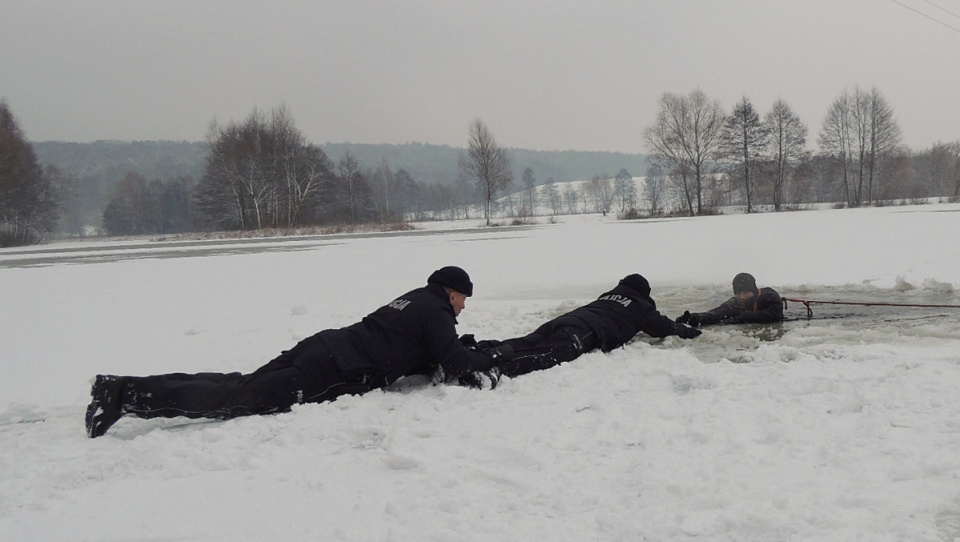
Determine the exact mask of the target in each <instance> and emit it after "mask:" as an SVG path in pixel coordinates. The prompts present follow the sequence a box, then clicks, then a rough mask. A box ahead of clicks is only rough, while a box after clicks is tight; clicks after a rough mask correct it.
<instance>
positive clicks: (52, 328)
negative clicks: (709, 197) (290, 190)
mask: <svg viewBox="0 0 960 542" xmlns="http://www.w3.org/2000/svg"><path fill="white" fill-rule="evenodd" d="M541 222H542V223H541V224H539V225H535V226H526V227H517V228H512V227H500V228H492V229H485V228H484V229H472V228H469V227H468V228H464V227H463V224H460V225H458V227H459V229H456V230H452V231H448V232H443V231H440V229H439V228H438V227H437V225H436V224H433V225H431V226H430V228H429V231H419V232H414V233H413V234H408V235H395V234H394V235H384V236H380V235H372V236H342V237H338V236H330V237H311V238H303V239H283V240H268V241H262V242H261V241H252V242H251V241H247V242H243V243H231V242H226V241H218V242H211V243H152V244H151V243H136V242H126V243H117V244H113V245H104V244H103V243H84V244H77V243H69V244H67V243H64V244H57V245H50V246H42V247H30V248H23V249H15V250H4V251H0V300H2V310H0V318H2V320H0V364H2V372H3V375H4V378H3V379H2V380H0V540H3V541H27V540H31V541H79V540H89V541H160V540H162V541H174V540H177V541H207V540H210V541H227V540H230V541H239V540H242V541H273V540H298V541H299V540H345V541H368V540H378V541H379V540H397V541H401V540H403V541H406V540H410V541H481V540H483V541H486V540H511V541H512V540H550V541H585V540H597V541H608V540H609V541H787V540H790V541H794V540H796V541H801V540H803V541H818V542H822V541H838V542H839V541H844V542H847V541H853V540H862V541H871V542H874V541H911V542H915V541H931V542H935V541H953V540H960V310H958V309H952V308H936V307H928V308H914V307H865V306H864V307H861V306H830V305H814V306H813V309H814V318H813V319H812V320H806V319H805V318H803V317H804V316H805V310H804V308H803V306H802V305H800V304H796V303H791V304H790V306H789V308H788V310H787V315H788V316H789V317H790V320H789V321H787V322H785V323H783V324H782V325H779V326H768V327H737V326H733V327H726V328H708V329H707V330H706V331H705V332H704V334H703V335H702V336H701V337H699V338H697V339H695V340H693V341H679V340H677V339H676V338H675V337H670V338H667V339H666V340H653V339H650V338H638V340H635V341H634V342H632V343H630V344H628V345H626V346H625V347H624V348H621V349H618V350H616V351H614V352H611V353H609V354H602V353H592V354H588V355H586V356H583V357H582V358H580V359H579V360H577V361H575V362H573V363H569V364H566V365H563V366H560V367H556V368H554V369H551V370H548V371H542V372H538V373H532V374H529V375H525V376H522V377H518V378H515V379H512V380H511V379H505V380H504V381H503V382H502V383H501V385H500V386H499V387H498V388H497V389H496V390H493V391H489V390H488V391H476V390H470V389H464V388H459V387H454V386H438V387H434V386H431V385H429V384H428V383H426V382H424V381H423V380H419V379H408V381H401V383H398V384H397V385H395V386H394V387H393V388H391V389H389V390H386V391H376V392H372V393H369V394H367V395H364V396H361V397H346V398H341V399H339V400H337V401H335V402H333V403H326V404H320V405H305V406H302V407H297V408H295V410H294V411H293V412H291V413H288V414H281V415H275V416H266V417H251V418H242V419H235V420H231V421H227V422H198V421H189V420H186V419H173V420H139V419H135V418H124V419H122V420H120V421H119V422H118V423H117V424H116V425H115V426H114V427H113V428H112V429H111V431H110V432H109V433H107V435H106V436H104V437H102V438H99V439H95V440H90V439H88V438H87V437H86V435H85V433H84V428H83V414H84V409H85V407H86V404H87V402H88V400H89V395H88V394H89V385H90V381H91V379H92V377H93V376H94V375H95V374H96V373H118V374H138V375H142V374H154V373H165V372H181V371H182V372H199V371H222V372H229V371H236V370H239V371H244V372H247V371H252V370H254V369H255V368H257V367H258V366H260V365H261V364H263V363H265V362H266V361H268V360H270V359H271V358H273V357H274V356H276V355H277V354H278V353H279V352H280V351H281V350H283V349H286V348H289V347H290V346H292V345H293V344H294V343H296V342H297V341H298V340H299V339H302V338H304V337H306V336H309V335H311V334H313V333H314V332H316V331H317V330H319V329H323V328H328V327H340V326H344V325H348V324H351V323H353V322H355V321H357V320H359V319H360V318H361V317H363V316H364V315H365V314H367V313H369V312H371V311H372V310H374V309H376V308H377V307H378V306H380V305H382V304H385V303H386V302H388V301H390V300H392V299H393V298H394V297H395V296H397V295H399V294H401V293H403V292H405V291H407V290H410V289H413V288H415V287H418V286H421V285H423V284H424V283H425V280H426V277H427V275H428V274H429V273H430V272H431V271H433V270H434V269H436V268H438V267H441V266H443V265H459V266H462V267H464V268H465V269H467V271H469V272H470V274H471V276H472V278H473V281H474V283H475V285H476V287H475V295H474V297H472V298H470V299H469V300H468V303H467V308H466V310H465V311H464V313H463V314H462V315H461V317H460V325H459V331H460V332H461V333H474V334H476V336H477V337H478V338H500V339H502V338H507V337H511V336H516V335H520V334H524V333H527V332H529V331H531V330H532V329H533V328H535V327H536V326H537V325H538V324H539V323H541V322H543V321H545V320H547V319H549V318H551V317H553V316H555V315H557V314H559V313H561V312H563V311H565V310H568V309H570V308H573V307H575V306H577V305H579V304H582V303H585V302H588V301H591V300H593V299H594V298H596V297H597V296H598V295H599V294H601V293H602V292H604V291H605V290H607V289H609V288H611V287H612V286H614V285H615V284H616V283H617V281H618V280H619V279H620V278H621V277H623V276H624V275H626V274H629V273H634V272H639V273H642V274H643V275H645V276H646V277H647V278H648V279H649V280H650V283H651V284H652V286H653V297H654V299H656V300H657V302H658V306H659V307H660V309H661V310H662V311H663V312H664V313H665V314H667V315H669V316H671V317H676V316H678V315H679V314H681V313H682V312H683V310H685V309H691V310H704V309H707V308H710V307H712V306H715V305H716V304H718V303H719V302H720V301H722V300H724V299H726V298H727V297H729V295H731V292H730V286H729V283H730V280H731V278H732V277H733V275H734V274H736V273H737V272H739V271H749V272H751V273H753V274H754V275H755V276H756V277H757V280H758V282H759V284H760V286H773V287H774V288H776V289H777V290H778V291H779V292H780V293H781V294H782V295H784V296H785V297H789V298H803V299H814V300H845V301H864V302H892V303H902V304H923V305H934V304H945V305H957V304H960V293H958V289H960V243H958V242H957V240H956V238H955V237H956V233H957V232H958V231H960V205H957V204H942V205H925V206H917V207H887V208H879V209H860V210H842V211H835V210H821V211H807V212H795V213H782V214H761V215H727V216H715V217H701V218H675V219H663V220H647V221H629V222H627V221H617V220H614V219H611V218H603V217H600V216H599V215H584V216H566V217H560V218H559V223H557V224H548V223H547V221H546V219H541Z"/></svg>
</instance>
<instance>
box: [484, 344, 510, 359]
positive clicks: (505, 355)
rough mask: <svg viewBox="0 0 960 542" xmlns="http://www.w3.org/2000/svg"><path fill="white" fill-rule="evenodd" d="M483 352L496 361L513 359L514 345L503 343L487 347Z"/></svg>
mask: <svg viewBox="0 0 960 542" xmlns="http://www.w3.org/2000/svg"><path fill="white" fill-rule="evenodd" d="M482 352H483V353H484V354H486V355H488V356H490V357H491V358H492V359H493V361H494V363H502V362H504V361H510V360H512V359H513V347H512V346H510V345H509V344H501V345H500V346H494V347H493V348H487V349H485V350H482Z"/></svg>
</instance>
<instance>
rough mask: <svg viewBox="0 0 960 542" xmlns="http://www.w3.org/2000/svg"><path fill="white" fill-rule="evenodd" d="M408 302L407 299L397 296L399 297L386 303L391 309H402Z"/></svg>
mask: <svg viewBox="0 0 960 542" xmlns="http://www.w3.org/2000/svg"><path fill="white" fill-rule="evenodd" d="M409 304H410V300H409V299H403V298H399V299H394V300H393V301H391V302H390V303H387V306H388V307H390V308H391V309H397V310H398V311H402V310H403V309H405V308H407V305H409Z"/></svg>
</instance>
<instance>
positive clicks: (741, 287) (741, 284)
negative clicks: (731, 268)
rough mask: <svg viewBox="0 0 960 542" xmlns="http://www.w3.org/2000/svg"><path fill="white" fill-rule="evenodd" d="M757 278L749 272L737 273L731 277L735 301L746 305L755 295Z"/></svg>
mask: <svg viewBox="0 0 960 542" xmlns="http://www.w3.org/2000/svg"><path fill="white" fill-rule="evenodd" d="M757 292H758V290H757V279H755V278H753V275H751V274H750V273H737V276H735V277H733V295H734V296H735V297H736V298H737V302H739V303H740V304H741V305H744V306H746V305H747V304H748V303H750V302H751V301H752V300H753V298H754V297H756V296H757Z"/></svg>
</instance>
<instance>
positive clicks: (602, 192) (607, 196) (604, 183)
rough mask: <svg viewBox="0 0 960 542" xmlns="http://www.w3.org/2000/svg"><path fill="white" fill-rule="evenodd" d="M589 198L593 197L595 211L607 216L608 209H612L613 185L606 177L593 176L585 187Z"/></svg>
mask: <svg viewBox="0 0 960 542" xmlns="http://www.w3.org/2000/svg"><path fill="white" fill-rule="evenodd" d="M587 186H588V190H589V193H590V195H591V196H593V200H594V205H595V206H596V209H597V210H598V211H600V212H601V213H603V216H607V213H609V212H610V208H611V207H613V200H614V190H613V183H611V182H610V177H609V176H607V175H594V176H593V178H592V179H590V184H589V185H587Z"/></svg>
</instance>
